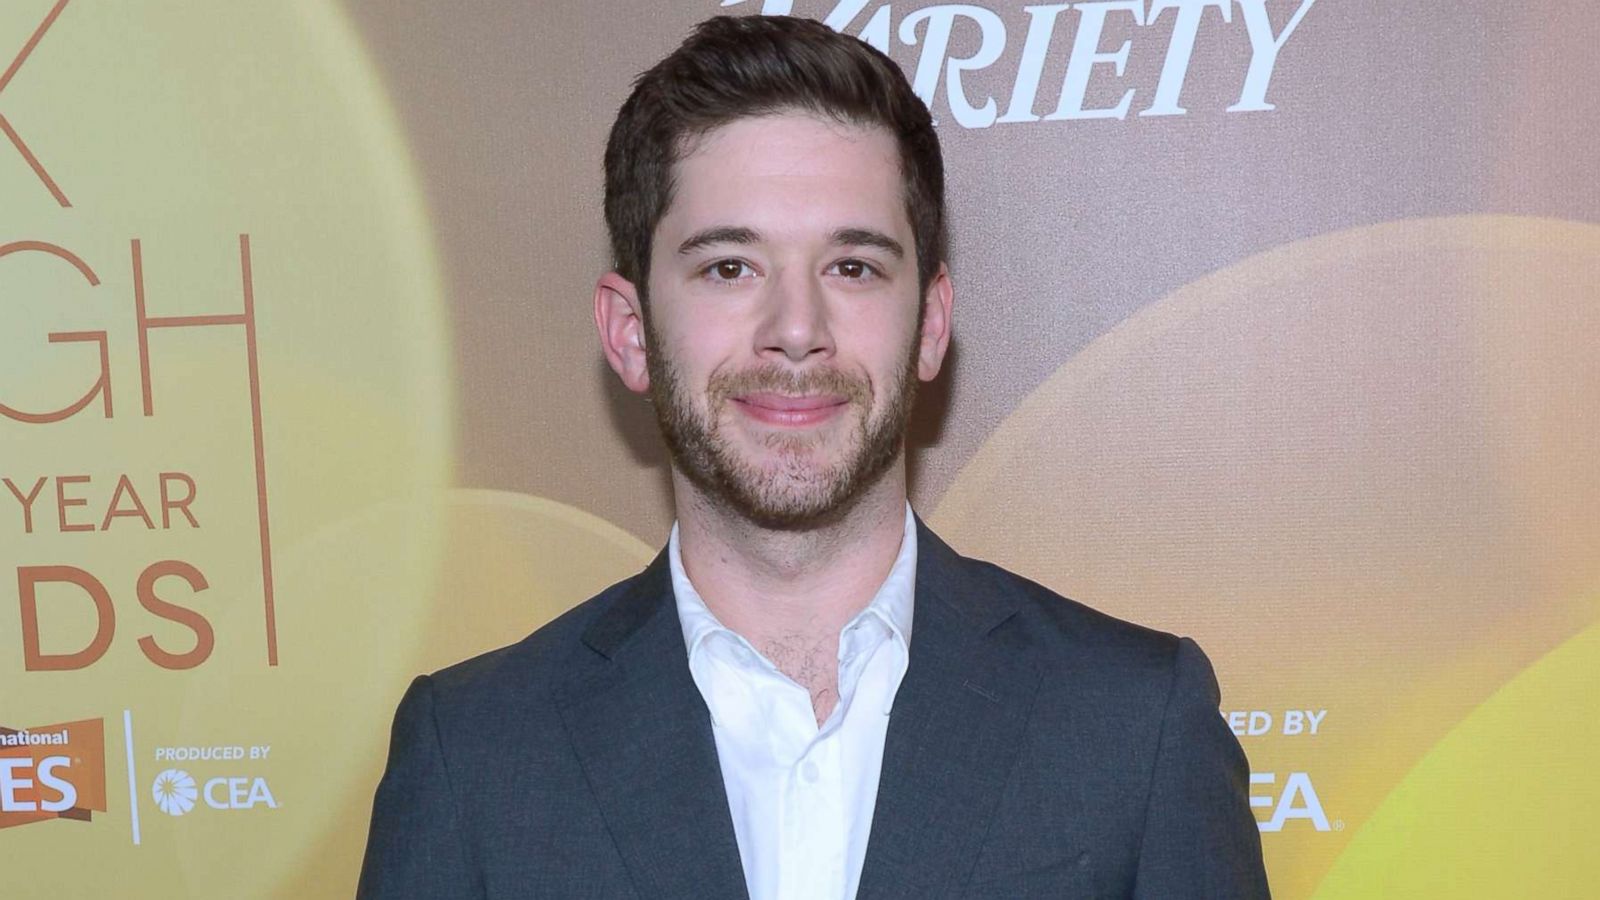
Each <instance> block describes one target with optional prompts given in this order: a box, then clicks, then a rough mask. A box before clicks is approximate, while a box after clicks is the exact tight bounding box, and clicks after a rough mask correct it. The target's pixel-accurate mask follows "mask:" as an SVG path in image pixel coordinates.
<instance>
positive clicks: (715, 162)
mask: <svg viewBox="0 0 1600 900" xmlns="http://www.w3.org/2000/svg"><path fill="white" fill-rule="evenodd" d="M904 196H905V195H904V190H903V188H902V183H901V176H900V158H899V151H898V147H897V145H896V143H895V140H894V137H893V135H891V134H890V133H889V131H888V130H887V129H884V128H881V127H876V126H862V125H853V124H845V123H840V122H836V121H832V120H829V119H824V118H818V117H815V116H810V115H805V114H801V113H787V114H779V115H771V116H760V117H754V118H746V119H739V120H736V121H734V122H731V123H729V124H727V125H723V126H721V127H719V128H716V129H714V130H712V131H710V132H708V133H707V134H705V135H703V136H702V137H700V138H699V139H698V140H696V141H694V142H693V144H692V145H691V146H690V147H689V148H688V150H687V152H686V153H685V154H684V155H683V157H682V158H681V159H680V160H679V161H678V163H677V166H676V168H675V170H674V188H673V199H672V205H671V207H670V208H669V209H668V210H667V213H666V215H665V216H663V217H662V219H661V222H660V224H659V226H658V228H659V232H660V234H661V235H662V236H668V235H671V234H673V233H676V232H685V233H686V232H689V231H694V230H697V229H700V228H704V227H707V226H712V225H740V226H750V227H753V228H756V229H757V230H759V231H761V232H762V233H763V234H767V233H769V232H770V233H772V234H774V235H782V234H799V233H802V232H804V231H807V230H814V231H817V232H819V233H821V232H828V233H831V232H832V231H833V230H835V229H837V228H838V227H840V226H841V225H859V226H871V227H875V228H878V229H880V230H883V231H886V232H890V233H895V234H897V235H908V234H909V232H910V227H911V226H910V222H909V220H908V219H907V218H906V209H905V200H904Z"/></svg>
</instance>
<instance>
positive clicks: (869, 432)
mask: <svg viewBox="0 0 1600 900" xmlns="http://www.w3.org/2000/svg"><path fill="white" fill-rule="evenodd" d="M919 318H920V317H919ZM919 332H920V329H919ZM646 346H647V347H648V348H649V352H648V355H647V365H648V367H649V373H650V398H651V400H652V401H653V402H654V405H655V409H656V421H657V423H658V424H659V425H660V426H661V436H662V438H663V439H664V440H665V441H666V444H667V449H668V450H669V451H670V452H671V454H672V460H673V463H674V465H675V466H676V467H677V469H678V471H680V472H682V473H683V474H684V476H685V477H687V478H688V479H689V481H690V482H691V483H693V484H694V485H695V486H696V487H698V488H699V489H700V490H701V491H702V492H703V493H704V494H705V496H706V497H707V498H708V499H710V500H711V501H713V502H715V503H717V504H719V505H721V506H722V507H724V508H726V509H728V510H730V511H732V512H734V513H737V514H738V515H740V516H742V517H744V518H745V519H748V520H749V521H750V522H752V523H754V524H756V525H758V526H760V527H762V528H769V529H775V530H783V531H804V530H808V529H812V528H816V527H820V526H823V525H828V524H831V523H834V522H837V521H839V520H840V519H842V518H843V517H844V516H845V514H846V513H848V512H849V511H850V509H851V508H853V507H854V505H855V503H856V502H857V501H858V500H859V499H860V498H861V496H862V495H863V494H864V493H865V492H866V491H867V489H868V488H870V487H871V486H873V485H874V484H876V483H877V481H878V480H879V479H881V478H882V477H883V475H884V473H885V472H887V471H888V470H889V468H890V467H891V466H892V465H893V464H894V462H895V460H896V459H897V458H899V456H900V452H901V450H902V448H903V447H904V446H905V435H906V423H907V421H908V420H909V419H910V416H911V408H912V406H913V405H914V404H915V402H916V392H917V378H916V361H917V356H916V351H917V342H916V340H914V339H913V340H912V342H911V351H910V353H909V354H907V356H908V359H907V362H906V365H904V366H902V367H901V369H900V371H899V373H898V374H897V376H896V378H895V381H894V383H893V384H891V385H889V393H888V395H887V397H888V403H887V405H886V406H885V407H884V409H883V411H882V412H881V413H879V414H877V415H876V416H874V415H872V413H871V408H872V389H871V386H870V384H869V383H868V382H866V381H865V380H864V379H859V378H853V377H851V376H848V375H846V374H844V373H843V372H840V371H838V370H836V369H819V370H815V371H810V372H806V373H798V372H794V371H792V370H789V369H784V368H781V367H779V366H776V365H766V366H761V367H758V368H754V369H747V370H744V371H740V372H731V373H726V374H720V375H715V376H713V377H712V378H711V381H710V383H709V384H708V385H707V390H706V402H707V406H708V408H709V419H708V418H707V417H706V416H702V415H700V414H699V413H698V412H697V411H696V410H695V408H694V405H693V402H692V400H691V398H689V397H688V396H686V394H685V392H684V388H683V385H682V382H681V380H680V379H679V378H678V374H677V371H676V369H674V367H673V365H672V363H671V361H670V360H668V359H667V358H666V354H665V353H662V352H661V348H662V346H663V343H662V341H661V340H660V338H659V336H658V335H656V334H655V333H654V331H653V330H652V329H650V327H649V325H648V324H647V325H646ZM760 391H771V392H774V393H781V394H791V395H794V394H816V393H826V394H837V395H839V396H842V397H845V398H847V404H846V405H847V406H848V407H849V408H850V409H852V410H856V411H858V412H857V420H856V428H855V435H854V437H855V446H854V448H853V449H854V452H853V453H852V454H851V456H850V457H849V458H847V459H845V460H843V461H842V462H840V463H838V464H837V465H833V466H829V467H826V468H822V469H815V468H812V467H811V466H810V465H809V463H808V462H807V461H806V460H805V459H804V458H803V457H802V455H801V454H803V453H804V451H805V450H806V445H805V443H804V442H803V439H798V438H784V437H782V436H780V435H774V436H772V437H771V438H769V439H768V441H767V446H768V447H769V448H770V449H773V450H776V451H777V452H778V453H779V455H780V457H781V462H780V471H779V473H777V474H774V473H772V472H769V471H766V470H763V469H761V468H759V467H757V466H754V465H751V464H750V463H749V462H748V461H747V460H745V459H742V458H741V457H740V456H739V454H738V451H737V450H735V448H734V447H733V445H732V444H731V443H730V442H729V441H728V440H727V438H726V437H725V436H723V435H722V434H721V433H720V428H721V424H720V423H721V416H722V411H723V410H725V409H726V408H727V405H728V404H729V403H731V402H733V400H732V398H733V397H737V396H740V395H743V394H748V393H755V392H760Z"/></svg>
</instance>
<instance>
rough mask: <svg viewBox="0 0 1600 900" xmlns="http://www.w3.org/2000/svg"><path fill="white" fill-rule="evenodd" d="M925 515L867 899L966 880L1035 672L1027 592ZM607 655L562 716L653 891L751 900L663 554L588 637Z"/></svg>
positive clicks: (586, 674) (565, 703)
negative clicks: (1017, 623) (965, 553)
mask: <svg viewBox="0 0 1600 900" xmlns="http://www.w3.org/2000/svg"><path fill="white" fill-rule="evenodd" d="M984 572H985V570H984V568H983V566H982V564H978V563H973V562H971V561H969V560H965V559H962V558H961V557H960V556H958V555H957V554H956V553H955V551H953V550H951V549H950V547H949V546H948V545H946V544H945V543H944V542H943V541H941V540H940V539H939V538H938V536H936V535H935V534H934V533H933V532H932V531H930V530H929V529H928V528H927V526H926V525H925V524H923V522H922V521H921V520H920V519H918V520H917V579H916V592H915V599H914V604H915V612H914V614H913V615H914V621H915V626H914V629H913V634H912V640H911V663H910V666H909V668H908V669H907V671H906V676H905V680H904V681H903V682H902V683H901V686H900V691H899V693H898V694H897V695H896V697H895V702H894V709H893V713H892V714H891V717H890V720H889V731H888V737H887V739H886V741H885V746H884V758H883V774H882V776H881V778H880V781H879V788H878V799H877V805H876V810H875V812H874V815H873V820H872V831H871V836H870V838H869V840H868V846H867V855H866V861H865V863H864V866H863V870H862V877H861V887H860V890H859V892H858V895H857V896H858V897H861V898H878V897H921V896H929V895H933V894H937V893H939V892H940V891H942V890H943V889H945V888H947V887H949V886H950V885H952V884H959V883H961V882H963V881H964V880H965V878H966V875H967V874H968V873H970V871H971V869H972V865H973V863H974V862H975V861H976V858H977V853H978V849H979V845H980V842H981V838H982V835H983V834H984V832H985V830H986V829H985V827H984V826H985V824H986V822H987V821H988V819H989V818H990V817H991V816H992V815H993V812H994V809H995V806H996V804H997V802H998V800H999V797H1000V793H1001V791H1002V789H1003V787H1004V784H1005V780H1006V777H1007V775H1008V773H1009V771H1010V769H1011V764H1012V761H1013V760H1014V759H1015V756H1016V753H1017V748H1018V747H1019V746H1020V744H1021V743H1022V736H1023V731H1024V727H1025V725H1026V722H1027V718H1028V715H1029V712H1030V710H1031V705H1032V700H1033V696H1034V692H1035V691H1036V689H1037V687H1038V682H1039V674H1038V670H1037V668H1036V667H1035V666H1034V665H1033V664H1032V662H1031V657H1030V656H1029V654H1028V653H1026V648H1025V647H1023V646H1022V645H1021V644H1020V642H1019V639H1018V638H1016V636H1015V634H1014V631H1015V629H1007V628H1006V627H1005V626H1006V624H1007V623H1008V622H1009V621H1010V620H1011V619H1012V617H1013V616H1015V614H1016V612H1017V609H1018V606H1019V605H1020V601H1019V599H1018V598H1017V597H1016V596H1015V594H1014V592H1013V591H1009V590H1005V589H1002V588H1001V587H1000V585H999V582H998V581H995V580H991V579H988V578H985V577H984ZM582 641H583V643H584V644H585V645H586V646H587V647H588V649H589V650H590V651H592V652H593V653H594V654H597V655H598V656H599V657H600V660H598V661H597V663H598V664H597V665H590V666H582V667H581V669H583V670H584V671H583V674H580V675H577V676H576V677H575V678H574V679H573V680H572V681H571V682H570V683H569V684H568V685H566V686H565V688H564V689H563V691H562V715H563V718H564V720H565V722H566V724H567V727H568V730H569V732H570V734H571V736H572V741H573V746H574V748H575V750H576V751H577V753H578V756H579V758H580V759H581V761H582V764H583V767H584V771H585V773H586V775H587V776H588V779H589V783H590V786H591V788H592V789H593V791H594V794H595V796H596V799H597V801H598V803H599V805H600V808H601V812H602V814H603V815H604V816H605V819H606V822H607V824H608V826H609V827H610V830H611V833H612V835H613V838H614V839H615V840H616V842H617V847H618V849H619V851H620V852H621V854H622V857H623V859H624V860H625V862H626V863H627V865H628V868H629V870H630V872H631V873H632V875H633V878H634V882H635V884H636V886H637V888H638V891H639V893H640V894H641V895H643V896H648V897H662V898H676V897H683V898H689V897H699V898H742V897H745V896H746V892H745V886H744V875H743V868H742V866H741V864H740V860H739V851H738V844H737V841H736V839H735V837H734V832H733V823H732V818H731V816H730V814H729V811H728V801H727V794H726V791H725V790H724V788H723V784H722V772H721V768H720V767H719V765H718V763H717V755H716V743H715V739H714V737H713V736H712V733H711V719H710V714H709V712H708V711H707V709H706V706H705V703H704V701H703V700H702V699H701V697H700V693H699V691H698V690H697V689H696V688H695V685H694V681H693V678H692V676H691V675H690V672H689V665H688V653H687V650H686V648H685V646H684V642H683V632H682V629H681V626H680V624H679V622H678V618H677V615H676V613H675V604H674V599H673V594H672V579H671V574H670V571H669V566H668V560H667V555H666V552H665V551H663V552H662V553H661V554H660V555H658V556H657V557H656V559H655V561H654V562H652V563H651V564H650V566H649V567H647V568H646V569H645V570H644V571H643V572H642V573H640V574H639V575H638V576H636V577H635V578H633V579H631V580H630V581H628V582H625V583H624V584H623V585H621V586H620V587H619V590H618V592H617V594H616V595H615V599H614V600H613V601H612V602H611V603H610V605H609V606H608V607H607V608H605V609H604V610H602V611H601V612H600V613H599V614H598V615H597V616H596V618H595V619H594V621H593V622H592V623H591V624H590V625H589V627H588V628H587V629H586V630H585V631H584V633H583V636H582Z"/></svg>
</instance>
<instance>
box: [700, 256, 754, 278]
mask: <svg viewBox="0 0 1600 900" xmlns="http://www.w3.org/2000/svg"><path fill="white" fill-rule="evenodd" d="M700 273H701V274H702V275H703V276H705V277H706V278H709V279H711V280H712V281H738V280H739V279H741V278H748V277H749V276H751V275H754V274H755V270H754V269H752V268H751V267H750V264H749V263H747V262H745V261H744V260H742V259H719V260H717V261H716V262H714V263H712V264H711V265H709V266H706V267H705V268H704V269H701V270H700Z"/></svg>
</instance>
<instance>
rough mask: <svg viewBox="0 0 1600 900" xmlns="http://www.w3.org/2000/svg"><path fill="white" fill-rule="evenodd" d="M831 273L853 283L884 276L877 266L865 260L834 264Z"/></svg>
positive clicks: (849, 260)
mask: <svg viewBox="0 0 1600 900" xmlns="http://www.w3.org/2000/svg"><path fill="white" fill-rule="evenodd" d="M830 271H832V272H835V273H837V274H838V275H840V276H842V277H844V278H848V279H850V280H851V281H867V280H870V279H873V278H877V277H879V276H881V275H882V274H883V273H882V272H880V271H879V270H878V267H877V266H874V265H873V264H872V263H869V262H867V261H866V260H864V259H841V260H839V261H838V262H836V263H834V264H833V266H832V267H831V269H830Z"/></svg>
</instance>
